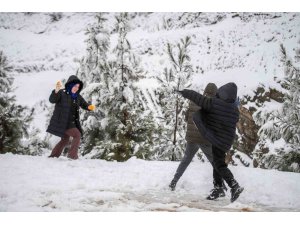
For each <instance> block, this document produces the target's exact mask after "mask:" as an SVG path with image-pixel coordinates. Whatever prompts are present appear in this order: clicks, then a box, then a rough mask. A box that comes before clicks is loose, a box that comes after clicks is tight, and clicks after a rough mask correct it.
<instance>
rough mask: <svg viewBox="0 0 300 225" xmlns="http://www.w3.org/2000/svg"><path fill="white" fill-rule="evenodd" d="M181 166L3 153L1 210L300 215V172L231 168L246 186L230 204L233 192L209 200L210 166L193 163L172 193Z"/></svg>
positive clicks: (133, 160)
mask: <svg viewBox="0 0 300 225" xmlns="http://www.w3.org/2000/svg"><path fill="white" fill-rule="evenodd" d="M177 166H178V162H155V161H152V162H151V161H150V162H149V161H144V160H139V159H135V158H131V159H130V160H128V161H127V162H125V163H118V162H107V161H104V160H91V159H80V160H77V161H71V160H68V159H67V158H65V157H61V158H59V159H48V158H46V156H42V157H39V156H36V157H33V156H18V155H12V154H5V155H0V171H1V173H0V180H1V183H0V199H1V201H0V211H171V212H173V211H300V201H299V196H300V186H299V183H300V176H299V174H297V173H289V172H278V171H275V170H262V169H254V168H245V167H230V169H231V170H232V171H233V173H234V174H235V175H236V178H237V179H238V180H239V181H240V184H241V185H242V186H244V187H245V191H244V193H243V194H242V195H241V196H240V198H239V199H238V200H237V201H236V202H234V203H230V198H229V196H230V193H229V191H227V193H226V197H224V198H222V199H220V200H218V201H208V200H206V199H205V198H206V196H207V194H208V193H209V191H210V189H211V188H212V180H211V173H212V170H211V166H210V165H209V164H208V163H205V164H203V163H200V162H194V163H192V164H191V165H190V167H189V168H188V169H187V171H186V173H185V174H184V175H183V177H182V179H181V180H180V181H179V183H178V186H177V189H176V191H175V192H171V191H170V190H169V189H168V184H169V179H170V178H171V177H172V175H173V173H174V171H175V170H176V168H177Z"/></svg>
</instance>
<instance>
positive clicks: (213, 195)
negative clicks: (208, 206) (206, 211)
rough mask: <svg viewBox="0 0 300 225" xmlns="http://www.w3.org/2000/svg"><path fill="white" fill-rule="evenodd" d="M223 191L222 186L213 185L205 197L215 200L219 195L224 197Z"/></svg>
mask: <svg viewBox="0 0 300 225" xmlns="http://www.w3.org/2000/svg"><path fill="white" fill-rule="evenodd" d="M224 196H225V192H224V189H223V188H222V187H215V188H214V189H212V190H211V191H210V195H209V196H207V197H206V199H207V200H215V199H217V198H220V197H224Z"/></svg>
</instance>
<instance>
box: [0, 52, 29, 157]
mask: <svg viewBox="0 0 300 225" xmlns="http://www.w3.org/2000/svg"><path fill="white" fill-rule="evenodd" d="M12 69H13V68H12V67H11V66H10V65H9V63H8V60H7V58H6V56H5V55H4V53H3V52H2V51H0V153H6V152H12V153H21V154H24V152H22V146H21V139H22V138H23V137H26V136H27V135H28V128H29V123H30V121H31V120H32V113H33V110H31V111H29V110H28V108H26V107H23V106H21V105H17V104H16V100H15V96H14V95H13V94H12V84H13V78H12V76H11V72H12Z"/></svg>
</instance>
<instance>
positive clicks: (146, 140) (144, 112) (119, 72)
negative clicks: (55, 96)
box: [87, 13, 155, 161]
mask: <svg viewBox="0 0 300 225" xmlns="http://www.w3.org/2000/svg"><path fill="white" fill-rule="evenodd" d="M116 20H117V24H116V30H117V33H118V43H117V46H116V48H115V49H114V50H113V53H114V54H115V55H116V59H115V60H114V61H108V62H106V63H105V65H104V67H103V68H104V71H105V72H104V76H103V79H101V82H100V85H99V86H98V87H99V89H98V90H97V92H98V93H99V99H100V101H101V104H100V105H99V107H100V110H101V111H102V112H103V113H104V117H103V118H102V119H101V120H100V121H99V123H100V124H99V127H100V128H101V129H102V130H101V132H102V133H101V134H99V135H103V140H102V141H99V142H97V143H96V145H95V146H93V148H92V150H91V152H90V153H89V155H90V156H91V157H93V158H103V159H107V160H117V161H125V160H127V159H128V158H130V157H131V156H133V155H135V156H137V157H139V158H148V154H149V151H150V150H151V146H152V140H153V138H152V136H153V135H152V133H153V130H154V127H155V123H154V121H153V116H152V112H151V111H150V110H148V109H146V108H144V107H143V104H142V102H141V98H140V97H139V96H138V95H139V93H140V92H139V91H138V87H137V85H136V83H137V82H138V80H139V79H140V78H142V77H143V76H144V71H143V70H142V69H141V67H140V66H139V60H138V58H137V57H136V56H135V55H134V54H133V53H132V51H131V46H130V43H129V41H128V40H127V38H126V35H127V32H128V29H129V26H128V14H127V13H120V14H119V15H118V16H116ZM87 89H89V87H87ZM92 123H94V122H92ZM100 128H99V129H100Z"/></svg>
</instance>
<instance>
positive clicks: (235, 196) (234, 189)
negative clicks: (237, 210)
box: [230, 184, 244, 202]
mask: <svg viewBox="0 0 300 225" xmlns="http://www.w3.org/2000/svg"><path fill="white" fill-rule="evenodd" d="M243 190H244V188H243V187H240V185H239V184H236V185H234V186H233V187H232V188H231V190H230V191H231V199H230V201H231V202H234V201H235V200H237V199H238V197H239V196H240V194H241V193H242V192H243Z"/></svg>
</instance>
